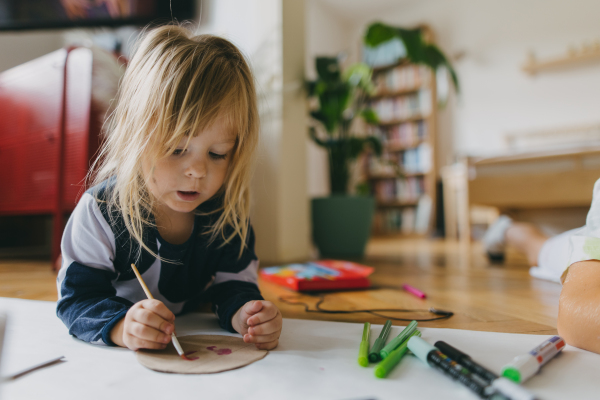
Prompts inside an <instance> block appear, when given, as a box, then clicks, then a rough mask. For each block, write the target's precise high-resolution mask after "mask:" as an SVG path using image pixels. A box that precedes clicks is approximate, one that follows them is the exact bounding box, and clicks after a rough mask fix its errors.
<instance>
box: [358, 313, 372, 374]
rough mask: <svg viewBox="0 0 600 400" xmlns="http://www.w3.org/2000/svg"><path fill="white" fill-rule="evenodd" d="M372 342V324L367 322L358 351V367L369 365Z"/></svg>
mask: <svg viewBox="0 0 600 400" xmlns="http://www.w3.org/2000/svg"><path fill="white" fill-rule="evenodd" d="M370 340H371V324H370V323H369V322H365V327H364V328H363V334H362V341H361V342H360V348H359V349H358V365H360V366H361V367H366V366H368V365H369V341H370Z"/></svg>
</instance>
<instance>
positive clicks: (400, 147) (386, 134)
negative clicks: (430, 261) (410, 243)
mask: <svg viewBox="0 0 600 400" xmlns="http://www.w3.org/2000/svg"><path fill="white" fill-rule="evenodd" d="M373 82H374V84H375V88H376V91H375V94H374V95H373V96H372V97H371V99H370V100H371V106H372V107H373V109H374V110H375V111H376V112H377V115H378V116H379V120H380V122H379V124H377V125H373V126H371V129H372V134H374V135H376V136H377V137H379V138H380V139H381V141H382V143H383V148H384V150H383V157H382V158H381V160H378V159H377V158H376V157H372V156H371V157H369V159H368V161H367V163H366V176H367V179H368V181H369V185H370V188H371V192H372V194H373V195H374V196H375V198H376V200H377V210H376V212H375V219H374V226H373V234H374V235H377V236H384V235H402V236H404V235H410V236H414V235H426V234H428V233H429V232H430V231H431V228H432V226H433V221H434V218H435V215H434V214H435V207H434V204H435V199H436V181H437V176H436V166H435V151H436V145H435V144H436V143H435V137H436V113H437V100H436V87H435V74H434V72H433V71H431V69H430V68H428V67H426V66H422V65H414V64H410V63H408V62H407V61H400V62H397V63H395V64H393V65H389V66H385V67H377V68H374V70H373Z"/></svg>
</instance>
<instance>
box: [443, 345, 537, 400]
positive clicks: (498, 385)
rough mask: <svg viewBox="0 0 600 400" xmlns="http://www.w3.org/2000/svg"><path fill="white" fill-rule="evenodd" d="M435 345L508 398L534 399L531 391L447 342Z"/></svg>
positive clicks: (517, 399)
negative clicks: (496, 372) (497, 373)
mask: <svg viewBox="0 0 600 400" xmlns="http://www.w3.org/2000/svg"><path fill="white" fill-rule="evenodd" d="M435 347H436V348H437V349H438V350H440V351H441V352H442V353H443V354H445V355H447V356H448V357H450V358H451V359H453V360H455V361H456V362H457V363H459V364H460V365H462V366H464V367H465V368H466V369H468V370H469V371H470V372H471V373H474V374H476V375H478V376H479V377H480V378H482V379H483V380H485V381H486V383H488V384H489V385H491V386H492V387H493V388H495V389H496V390H497V391H498V392H500V393H502V394H503V395H505V396H507V397H508V398H510V399H512V400H533V399H535V396H534V395H533V394H532V393H529V392H528V391H526V390H525V389H523V388H522V387H521V386H519V385H516V384H515V383H514V382H513V381H509V380H508V379H506V378H504V377H499V376H498V375H496V374H495V373H493V372H492V371H490V370H489V369H487V368H485V367H484V366H482V365H480V364H478V363H476V362H475V361H473V360H472V359H471V357H470V356H469V355H467V354H465V353H463V352H462V351H460V350H458V349H457V348H455V347H452V346H450V345H449V344H448V343H446V342H442V341H437V342H435Z"/></svg>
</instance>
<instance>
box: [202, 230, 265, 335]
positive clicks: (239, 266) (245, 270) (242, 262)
mask: <svg viewBox="0 0 600 400" xmlns="http://www.w3.org/2000/svg"><path fill="white" fill-rule="evenodd" d="M254 241H255V238H254V230H253V229H252V227H250V229H249V231H248V238H247V241H246V243H247V245H246V246H245V248H244V251H243V253H242V255H241V257H239V249H240V239H239V238H236V239H235V240H232V241H231V242H230V243H228V244H226V245H224V246H222V247H221V248H220V252H221V256H220V257H219V262H218V265H217V271H216V274H215V280H214V282H213V284H212V286H211V287H210V288H209V289H208V291H207V295H208V299H209V300H210V301H211V302H212V305H213V311H214V312H215V313H216V315H217V317H219V323H220V325H221V327H222V328H223V329H226V330H228V331H230V332H235V329H233V326H232V324H231V319H232V318H233V315H234V314H235V313H236V311H237V310H239V309H240V307H242V306H243V305H244V304H246V303H247V302H249V301H252V300H264V298H263V297H262V295H261V294H260V290H259V289H258V264H259V261H258V258H257V257H256V254H255V253H254Z"/></svg>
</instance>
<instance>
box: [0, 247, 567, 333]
mask: <svg viewBox="0 0 600 400" xmlns="http://www.w3.org/2000/svg"><path fill="white" fill-rule="evenodd" d="M361 262H363V263H365V264H368V265H371V266H374V267H375V268H376V272H375V273H374V274H373V275H372V279H371V281H372V284H373V285H372V288H371V289H369V290H362V291H347V292H337V293H329V294H325V301H324V303H323V304H322V305H321V307H322V308H325V309H329V310H356V309H367V308H368V309H372V308H395V309H397V308H401V309H428V308H429V307H435V308H438V309H442V310H449V311H452V312H454V316H453V317H451V318H449V319H447V320H442V321H432V322H420V323H419V325H420V326H425V327H437V328H455V329H471V330H479V331H495V332H512V333H531V334H555V333H556V317H557V313H558V297H559V294H560V290H561V286H560V285H559V284H556V283H553V282H547V281H542V280H538V279H534V278H531V277H530V276H529V274H528V266H527V264H526V262H525V259H524V258H522V257H520V256H519V255H517V254H512V253H510V252H509V254H508V257H507V262H506V263H505V264H504V265H502V266H492V265H490V264H489V263H488V261H487V259H486V258H485V257H484V256H483V253H482V251H481V249H480V247H479V246H478V245H476V244H475V245H471V246H463V245H460V244H459V243H456V242H448V241H443V240H426V239H404V240H401V241H399V240H398V239H376V240H372V241H371V243H370V244H369V247H368V249H367V256H366V257H365V259H364V260H362V261H361ZM55 280H56V275H55V273H54V272H51V270H50V263H49V262H40V261H8V260H0V296H1V297H18V298H23V299H34V300H50V301H55V300H56V298H57V292H56V284H55ZM403 283H408V284H411V285H413V286H415V287H417V288H419V289H421V290H422V291H424V292H425V293H427V295H428V297H427V299H425V300H421V299H419V298H416V297H414V296H413V295H411V294H409V293H407V292H404V291H403V290H402V289H401V285H402V284H403ZM260 286H261V291H262V292H263V295H264V296H265V298H266V299H267V300H270V301H273V302H274V303H276V304H277V306H278V307H279V308H280V309H281V311H282V313H283V316H284V317H285V318H300V319H320V320H332V321H347V322H365V321H370V322H371V323H377V324H382V323H384V322H385V320H386V318H383V317H377V316H373V315H370V314H366V313H360V314H317V313H306V312H305V311H304V308H303V307H302V306H298V305H289V304H286V303H284V302H282V301H281V299H280V298H281V297H293V298H294V299H295V300H293V301H300V302H305V303H307V304H309V305H310V306H311V309H313V308H314V304H315V303H316V302H317V300H318V297H316V296H309V295H298V294H297V293H295V292H292V291H289V290H287V289H284V288H282V287H279V286H277V285H274V284H271V283H269V282H264V281H261V282H260ZM383 314H384V315H386V316H390V317H396V318H408V319H412V318H430V317H432V316H433V315H432V314H430V313H427V312H417V313H415V312H410V313H400V312H396V313H383ZM406 324H407V322H403V321H395V322H394V325H406Z"/></svg>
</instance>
